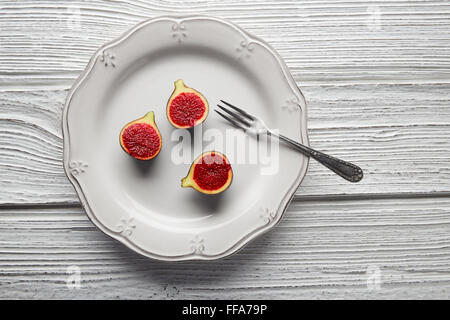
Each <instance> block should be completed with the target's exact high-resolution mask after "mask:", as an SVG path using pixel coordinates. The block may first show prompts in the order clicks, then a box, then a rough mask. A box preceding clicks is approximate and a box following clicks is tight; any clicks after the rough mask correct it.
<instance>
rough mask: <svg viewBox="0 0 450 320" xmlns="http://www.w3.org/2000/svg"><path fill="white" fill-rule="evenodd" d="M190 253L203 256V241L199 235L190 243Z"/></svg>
mask: <svg viewBox="0 0 450 320" xmlns="http://www.w3.org/2000/svg"><path fill="white" fill-rule="evenodd" d="M190 244H191V251H192V253H193V254H200V255H201V254H203V251H204V250H205V240H204V239H203V238H201V237H200V236H199V235H196V236H195V238H194V239H192V240H191V241H190Z"/></svg>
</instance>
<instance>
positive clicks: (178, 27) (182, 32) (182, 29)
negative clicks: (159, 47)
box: [172, 22, 187, 43]
mask: <svg viewBox="0 0 450 320" xmlns="http://www.w3.org/2000/svg"><path fill="white" fill-rule="evenodd" d="M172 38H174V39H176V40H177V41H178V43H181V41H183V39H184V38H187V28H186V26H185V24H184V23H183V22H176V23H174V24H173V25H172Z"/></svg>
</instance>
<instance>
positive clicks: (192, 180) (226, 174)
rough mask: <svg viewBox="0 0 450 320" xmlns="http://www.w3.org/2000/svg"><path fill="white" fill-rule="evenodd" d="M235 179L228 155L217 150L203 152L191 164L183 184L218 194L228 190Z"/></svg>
mask: <svg viewBox="0 0 450 320" xmlns="http://www.w3.org/2000/svg"><path fill="white" fill-rule="evenodd" d="M232 180H233V170H232V169H231V165H230V162H229V161H228V159H227V157H225V155H223V154H222V153H219V152H216V151H210V152H205V153H203V154H201V155H200V156H199V157H198V158H197V159H195V160H194V162H193V163H192V165H191V168H190V169H189V173H188V175H187V176H186V177H185V178H183V179H182V180H181V186H182V187H184V188H186V187H192V188H194V189H195V190H197V191H199V192H201V193H205V194H217V193H221V192H222V191H224V190H226V189H227V188H228V187H229V186H230V184H231V181H232Z"/></svg>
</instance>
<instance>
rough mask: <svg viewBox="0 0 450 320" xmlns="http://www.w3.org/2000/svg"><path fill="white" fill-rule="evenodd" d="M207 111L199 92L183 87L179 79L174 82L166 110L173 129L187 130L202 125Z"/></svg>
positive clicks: (207, 106) (206, 103)
mask: <svg viewBox="0 0 450 320" xmlns="http://www.w3.org/2000/svg"><path fill="white" fill-rule="evenodd" d="M208 111H209V105H208V101H207V100H206V99H205V97H204V96H203V95H202V94H201V93H200V92H198V91H197V90H195V89H192V88H189V87H187V86H185V84H184V82H183V80H181V79H179V80H177V81H175V89H174V90H173V92H172V95H171V96H170V98H169V101H168V102H167V109H166V112H167V119H169V122H170V123H171V124H172V125H173V126H174V127H175V128H180V129H187V128H192V127H194V126H196V125H198V124H200V123H202V122H203V121H205V119H206V117H207V116H208Z"/></svg>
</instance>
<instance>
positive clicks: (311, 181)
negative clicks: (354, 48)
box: [0, 84, 450, 204]
mask: <svg viewBox="0 0 450 320" xmlns="http://www.w3.org/2000/svg"><path fill="white" fill-rule="evenodd" d="M303 90H304V93H305V96H306V98H307V100H308V102H309V132H310V138H311V144H312V145H313V146H314V147H316V148H317V149H319V150H323V151H325V152H329V153H330V154H333V155H336V156H338V157H342V158H343V159H348V160H349V161H354V162H355V163H358V164H360V165H361V166H362V167H363V168H364V169H365V171H366V177H365V178H364V180H363V181H362V183H359V184H350V183H348V182H346V181H345V180H342V179H340V178H339V177H337V176H335V175H334V174H333V173H331V172H329V171H328V170H327V169H325V168H323V167H322V166H320V165H319V164H317V163H314V162H311V165H310V168H309V172H308V174H307V176H306V178H305V180H304V182H303V183H302V186H301V187H300V189H299V191H298V192H297V197H303V198H310V197H316V196H332V197H334V196H344V195H351V196H353V197H354V196H364V197H366V196H369V195H374V196H376V195H381V194H389V195H392V194H399V195H402V194H403V195H404V194H408V193H411V192H413V193H418V194H421V193H447V194H450V193H449V192H450V163H449V162H448V159H449V158H450V140H449V139H448V136H449V135H450V108H448V101H449V99H450V84H427V85H425V84H422V85H399V84H397V85H388V84H386V85H370V84H366V85H335V86H315V85H314V86H305V87H304V88H303ZM66 94H67V91H66V90H44V91H39V90H38V91H4V92H3V93H2V95H0V110H1V115H0V151H1V152H0V176H1V179H0V188H1V190H2V192H1V193H0V203H2V204H14V203H61V204H63V203H68V204H75V203H78V199H77V197H76V195H75V193H74V190H73V188H72V187H71V185H70V184H69V182H68V180H67V178H66V177H65V175H64V172H63V169H62V163H61V161H62V138H61V137H62V136H61V128H60V123H61V113H62V108H63V103H64V99H65V96H66Z"/></svg>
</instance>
